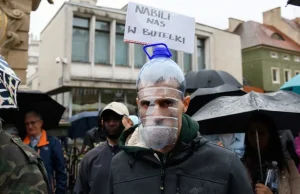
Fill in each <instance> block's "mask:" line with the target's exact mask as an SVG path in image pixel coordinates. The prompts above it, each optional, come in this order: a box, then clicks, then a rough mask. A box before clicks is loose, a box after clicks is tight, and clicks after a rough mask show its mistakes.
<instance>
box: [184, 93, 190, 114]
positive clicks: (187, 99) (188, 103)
mask: <svg viewBox="0 0 300 194" xmlns="http://www.w3.org/2000/svg"><path fill="white" fill-rule="evenodd" d="M190 102H191V97H190V96H186V97H184V98H183V106H184V107H183V112H184V113H185V112H186V111H187V109H188V108H189V105H190Z"/></svg>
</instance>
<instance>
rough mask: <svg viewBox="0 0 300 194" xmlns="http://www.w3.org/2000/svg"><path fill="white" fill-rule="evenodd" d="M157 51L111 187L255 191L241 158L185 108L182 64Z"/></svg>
mask: <svg viewBox="0 0 300 194" xmlns="http://www.w3.org/2000/svg"><path fill="white" fill-rule="evenodd" d="M160 49H161V48H160ZM154 54H158V56H159V57H157V58H156V57H154V59H152V60H150V61H149V62H148V63H147V64H145V65H144V67H143V68H142V69H141V71H140V73H139V75H138V80H137V92H138V95H137V96H138V97H137V105H138V108H139V117H140V121H141V124H140V125H139V126H138V127H137V128H130V129H128V130H126V131H124V132H123V134H122V136H121V138H120V142H119V144H120V147H121V149H122V150H123V152H121V153H120V154H118V155H116V156H115V157H114V158H113V160H112V163H111V172H110V182H109V188H108V190H109V191H108V193H110V194H121V193H133V192H134V193H143V194H148V193H149V194H158V193H160V194H161V193H166V194H169V193H218V194H241V193H243V194H252V193H253V192H252V188H251V185H250V183H249V179H248V177H247V174H246V171H245V169H244V167H243V165H242V163H241V162H240V160H239V158H238V157H237V156H236V155H235V154H234V153H233V152H231V151H229V150H226V149H224V148H221V147H219V146H217V145H214V144H211V143H209V142H208V141H207V140H206V139H205V138H203V137H201V136H200V134H199V133H198V130H199V126H198V123H197V122H196V121H194V120H192V119H191V118H190V117H189V116H188V115H186V114H184V112H185V111H186V110H187V108H188V105H189V102H190V97H189V96H186V97H185V96H184V93H185V88H186V85H185V78H184V74H183V72H182V70H181V69H180V68H179V66H178V65H177V64H176V63H175V62H174V61H172V60H170V59H169V57H170V55H169V56H168V55H165V54H164V56H163V55H160V54H159V53H157V52H156V51H155V50H154ZM154 56H155V55H154ZM220 158H221V159H220Z"/></svg>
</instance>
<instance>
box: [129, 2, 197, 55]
mask: <svg viewBox="0 0 300 194" xmlns="http://www.w3.org/2000/svg"><path fill="white" fill-rule="evenodd" d="M124 42H129V43H137V44H152V43H165V44H166V45H167V46H168V47H169V48H170V49H174V50H178V51H183V52H186V53H194V42H195V18H192V17H188V16H184V15H180V14H177V13H172V12H168V11H165V10H161V9H157V8H153V7H149V6H145V5H141V4H137V3H132V2H130V3H128V8H127V16H126V26H125V34H124Z"/></svg>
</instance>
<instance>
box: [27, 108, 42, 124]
mask: <svg viewBox="0 0 300 194" xmlns="http://www.w3.org/2000/svg"><path fill="white" fill-rule="evenodd" d="M28 115H34V116H36V117H37V118H39V120H41V121H42V120H43V117H42V115H41V114H40V113H38V112H36V111H34V110H31V111H28V112H27V113H26V114H25V117H27V116H28Z"/></svg>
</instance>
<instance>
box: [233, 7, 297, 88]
mask: <svg viewBox="0 0 300 194" xmlns="http://www.w3.org/2000/svg"><path fill="white" fill-rule="evenodd" d="M278 10H280V8H276V9H273V10H270V11H267V12H265V13H264V14H263V17H264V23H263V24H261V23H258V22H254V21H247V22H243V21H240V20H237V19H233V18H230V19H229V23H230V24H229V31H231V32H234V33H236V34H238V35H240V36H241V44H242V60H243V77H244V79H245V82H246V83H245V84H247V85H251V86H255V87H259V88H262V89H263V90H264V91H265V92H272V91H277V90H278V89H279V88H280V87H281V86H282V85H283V84H284V83H285V82H287V81H288V80H289V79H291V78H292V77H294V76H295V75H297V74H299V72H300V45H299V43H300V40H299V42H297V41H298V40H297V36H294V33H293V31H297V30H296V29H295V28H291V26H290V25H289V24H288V21H289V20H287V19H283V18H281V15H280V20H279V17H278V14H279V13H280V12H278ZM275 13H276V14H277V15H276V14H275ZM274 18H275V19H276V18H277V19H278V21H277V20H275V21H277V22H274V21H273V20H274ZM271 21H272V22H271ZM279 21H281V22H286V26H284V25H282V23H281V22H279ZM273 24H274V25H273ZM278 24H281V25H278ZM287 28H289V29H287ZM291 29H293V31H292V30H291ZM299 30H300V28H299ZM299 32H300V31H299ZM299 37H300V33H299Z"/></svg>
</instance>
